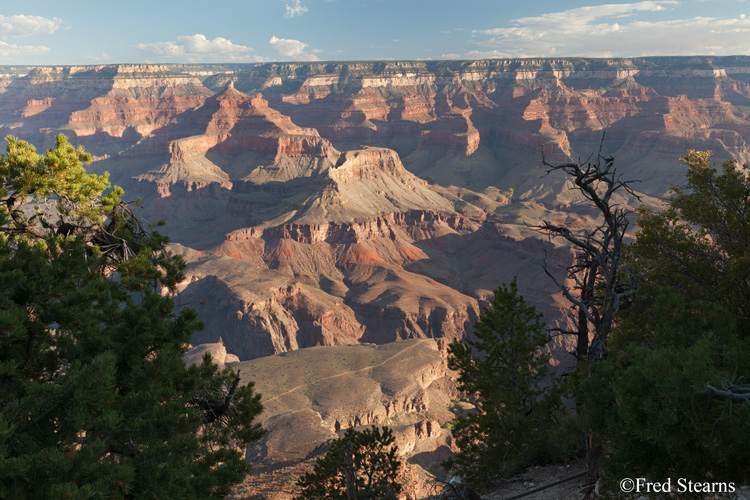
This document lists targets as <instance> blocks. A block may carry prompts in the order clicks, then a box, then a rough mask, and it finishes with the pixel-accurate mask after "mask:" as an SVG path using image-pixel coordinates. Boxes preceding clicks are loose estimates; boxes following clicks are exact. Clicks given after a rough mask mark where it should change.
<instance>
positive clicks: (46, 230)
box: [0, 136, 261, 499]
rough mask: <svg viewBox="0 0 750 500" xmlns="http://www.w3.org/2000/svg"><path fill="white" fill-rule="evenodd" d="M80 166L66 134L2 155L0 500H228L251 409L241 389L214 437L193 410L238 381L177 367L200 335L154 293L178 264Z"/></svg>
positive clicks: (185, 313) (174, 275)
mask: <svg viewBox="0 0 750 500" xmlns="http://www.w3.org/2000/svg"><path fill="white" fill-rule="evenodd" d="M88 158H89V157H88V155H87V154H86V153H85V152H83V150H80V149H79V150H76V149H74V148H73V147H72V146H70V145H69V144H68V143H67V141H66V140H65V139H64V137H62V136H61V137H58V142H57V147H56V148H55V149H54V150H50V151H48V152H47V154H46V155H45V156H39V155H37V154H36V153H35V152H34V150H33V148H32V147H31V146H30V145H29V144H27V143H25V142H23V141H19V140H16V139H13V138H9V139H8V149H7V155H6V156H5V157H0V202H1V203H2V204H1V205H0V498H29V499H34V498H39V499H63V498H64V499H69V498H76V499H78V498H113V499H117V498H121V499H135V498H138V499H143V498H152V499H156V498H159V499H167V498H170V499H171V498H180V499H191V498H195V499H197V498H201V499H203V498H216V499H218V498H223V497H224V496H226V494H227V493H228V492H229V490H230V488H231V486H232V484H233V483H235V482H237V481H240V480H241V479H242V478H243V477H244V474H245V472H246V471H247V470H248V465H247V463H246V462H245V461H244V459H243V457H242V453H241V452H240V451H238V450H237V447H243V446H244V445H245V444H247V443H248V442H249V441H252V440H254V439H257V438H258V437H259V435H260V433H261V431H260V429H259V427H258V426H257V425H256V424H253V423H252V421H253V419H254V417H256V416H257V415H258V414H259V412H260V411H261V406H260V401H259V396H257V395H254V394H253V391H252V384H248V385H246V386H244V387H241V388H235V392H234V393H233V395H232V398H231V399H232V401H231V411H230V413H231V417H232V418H229V419H223V420H222V421H221V422H220V423H218V424H214V423H213V422H209V419H208V418H207V413H206V412H205V411H204V410H202V409H201V408H200V407H199V405H196V404H195V398H196V395H198V394H200V393H201V391H205V390H207V389H209V388H213V387H217V388H220V387H222V386H223V385H225V386H229V385H231V384H232V381H233V380H234V379H235V378H236V377H235V376H234V374H232V373H230V372H229V371H224V372H221V373H220V372H218V370H217V368H216V367H215V366H214V365H211V364H210V363H204V364H203V365H201V366H197V367H192V368H189V369H188V368H186V366H185V364H184V362H183V361H182V355H183V353H184V351H185V348H186V346H187V344H188V342H189V340H190V337H191V334H192V332H194V331H195V330H196V329H198V328H200V327H201V325H200V323H199V322H198V321H197V319H196V314H195V312H194V311H192V310H190V309H184V310H182V311H181V312H180V313H175V309H174V302H173V301H172V299H171V298H170V297H169V296H168V295H164V294H163V293H162V291H163V290H169V289H170V288H172V287H174V285H175V284H176V283H177V281H178V280H179V279H181V277H182V271H183V269H184V262H183V261H182V260H181V259H178V258H175V257H173V256H171V255H170V254H169V253H168V252H167V251H166V250H165V248H164V245H165V244H166V238H165V237H163V236H161V235H159V234H158V233H156V232H151V231H149V230H148V227H147V225H146V224H144V223H143V222H141V221H140V220H139V219H138V218H137V217H136V216H135V211H134V210H133V207H132V206H131V205H129V204H126V203H124V202H122V201H121V200H120V195H121V194H122V190H120V189H119V188H114V189H113V190H112V191H110V193H109V194H107V195H103V192H104V190H105V189H107V188H108V186H109V184H108V181H107V178H106V176H95V175H89V174H86V172H85V169H84V168H83V164H84V163H85V162H86V161H87V160H88ZM26 203H30V205H27V206H24V204H26ZM27 207H28V208H27Z"/></svg>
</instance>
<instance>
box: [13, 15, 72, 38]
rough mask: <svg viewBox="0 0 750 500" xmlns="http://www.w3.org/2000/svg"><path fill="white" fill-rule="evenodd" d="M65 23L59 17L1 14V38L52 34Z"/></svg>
mask: <svg viewBox="0 0 750 500" xmlns="http://www.w3.org/2000/svg"><path fill="white" fill-rule="evenodd" d="M62 24H63V20H62V19H59V18H57V17H53V18H46V17H41V16H25V15H17V16H2V15H0V38H2V39H6V38H21V37H25V36H32V35H51V34H52V33H54V32H55V31H57V30H58V29H60V27H61V26H62Z"/></svg>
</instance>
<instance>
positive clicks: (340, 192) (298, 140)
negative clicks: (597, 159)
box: [0, 57, 750, 360]
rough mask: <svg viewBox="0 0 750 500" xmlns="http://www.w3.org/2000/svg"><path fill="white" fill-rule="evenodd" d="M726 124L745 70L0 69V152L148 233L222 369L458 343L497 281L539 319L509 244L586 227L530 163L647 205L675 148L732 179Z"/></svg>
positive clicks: (560, 259)
mask: <svg viewBox="0 0 750 500" xmlns="http://www.w3.org/2000/svg"><path fill="white" fill-rule="evenodd" d="M748 109H750V58H747V57H721V58H652V59H649V58H643V59H612V60H606V59H597V60H586V59H575V60H567V59H524V60H486V61H460V62H449V61H446V62H373V63H309V64H307V63H306V64H271V63H267V64H257V65H203V66H200V65H106V66H82V67H39V68H30V69H29V68H26V69H21V68H9V67H8V68H5V69H4V70H2V69H0V133H2V134H3V135H8V134H12V135H15V136H18V137H21V138H23V139H26V140H29V141H32V142H33V143H34V144H35V145H37V146H38V147H39V148H44V147H48V146H50V145H52V144H53V142H54V137H55V135H56V134H57V133H60V132H62V133H65V134H66V135H68V136H69V137H70V138H71V141H72V142H73V143H77V144H82V145H84V146H85V147H86V149H87V150H89V151H90V152H91V153H92V154H93V155H94V161H93V162H92V164H91V166H90V168H91V169H92V170H93V171H96V172H104V171H108V172H110V174H111V177H110V178H111V179H112V180H113V181H114V182H115V183H117V184H120V185H123V186H124V187H125V188H126V192H127V193H128V198H136V197H139V196H140V197H141V198H142V204H143V207H144V208H143V214H144V216H145V217H146V218H148V219H165V221H166V223H167V224H166V226H165V228H164V230H165V231H166V232H167V233H169V234H170V236H171V237H172V241H173V242H174V249H175V251H177V252H179V253H181V254H183V255H184V256H185V257H186V259H187V260H188V262H189V268H188V273H187V280H186V281H185V282H184V283H182V284H181V285H180V293H179V295H178V297H177V302H178V304H181V305H192V306H193V307H195V308H196V309H197V310H198V312H199V314H200V317H201V319H203V320H204V322H205V323H206V329H205V330H204V331H203V332H200V333H197V334H196V336H195V338H194V339H193V341H194V344H200V343H206V342H209V343H210V342H214V343H215V342H217V341H218V339H219V337H221V338H222V339H223V343H224V345H225V346H226V350H227V351H228V352H229V353H231V354H234V355H236V356H238V357H239V358H240V359H243V360H247V359H253V358H258V357H263V356H268V355H272V354H278V353H282V352H287V351H292V350H296V349H300V348H304V347H312V346H333V345H350V344H359V343H375V344H385V343H389V342H393V341H397V340H403V339H409V338H425V337H427V338H433V337H434V338H445V339H453V338H460V337H463V336H465V335H467V334H468V333H469V332H470V331H471V328H472V325H473V323H474V322H475V321H476V319H477V317H478V315H479V314H480V311H481V307H482V306H484V305H486V304H487V300H488V299H489V298H490V297H491V293H492V290H493V289H494V288H495V287H496V286H497V285H498V284H500V283H501V282H507V281H510V280H511V279H512V278H513V276H515V275H518V276H519V283H520V288H521V292H522V293H523V294H524V295H525V296H526V297H527V298H528V299H529V300H530V301H531V302H532V303H535V304H537V305H539V307H540V309H541V310H542V311H543V312H544V313H545V314H547V322H548V323H553V322H555V321H558V320H561V318H562V315H561V310H562V309H563V308H564V307H565V303H564V301H563V300H561V299H560V297H559V295H558V294H557V290H556V289H555V287H554V286H553V285H552V283H551V281H550V280H549V278H548V277H547V276H546V275H545V274H544V273H543V271H542V269H541V266H540V262H541V260H542V257H543V255H544V251H543V249H542V244H541V243H539V242H538V241H537V239H536V236H537V235H536V234H535V233H534V231H533V230H531V229H530V228H529V225H533V224H534V223H536V222H538V221H540V220H542V219H546V220H550V221H552V222H555V223H558V224H566V225H568V226H569V227H571V228H583V227H587V226H590V225H591V224H592V223H593V222H594V221H593V219H592V218H591V216H592V215H593V214H592V212H591V211H590V210H589V209H588V208H587V207H585V206H582V205H581V201H582V199H581V196H580V193H578V192H577V191H575V190H574V189H572V188H573V186H572V185H571V184H570V183H569V182H566V180H565V179H563V178H560V177H557V176H545V175H544V173H545V171H544V169H543V168H541V167H540V165H541V162H542V155H544V158H545V159H546V160H547V161H550V162H562V161H571V160H578V159H586V158H589V157H590V155H591V154H592V153H595V152H597V151H599V148H600V147H601V148H602V152H603V153H605V154H607V155H613V156H614V157H615V158H616V165H618V166H619V168H620V171H621V172H622V173H623V175H624V177H625V178H632V179H638V180H640V181H641V182H640V183H638V184H637V185H635V188H636V190H637V191H638V192H639V193H640V194H641V195H643V202H644V203H646V204H648V205H652V206H655V205H658V198H660V197H662V196H664V195H665V194H666V193H667V192H668V190H669V187H670V186H671V185H673V184H676V183H680V182H681V181H682V178H683V174H684V168H683V167H682V166H681V165H680V163H679V157H680V156H681V155H684V153H685V151H686V150H687V149H690V148H692V149H711V150H712V151H714V155H715V158H716V160H717V161H721V160H723V159H727V158H736V159H738V160H740V161H743V162H744V161H747V160H748V159H750V146H749V144H750V112H748ZM605 131H606V138H605V140H604V141H603V143H602V135H603V133H604V132H605ZM620 202H621V203H623V204H624V205H626V206H631V207H635V206H637V205H638V204H639V203H640V202H638V201H637V200H635V199H634V198H632V197H631V198H623V199H621V200H620ZM544 245H546V246H547V252H546V254H547V259H548V261H549V262H550V263H551V264H553V263H554V264H555V265H557V266H564V265H566V264H567V263H568V262H570V259H571V253H570V250H569V249H567V248H565V247H555V246H554V243H550V242H546V243H544ZM558 272H559V273H560V279H561V280H562V272H561V271H558ZM553 349H556V350H558V351H559V352H560V353H563V352H564V350H565V346H564V345H562V344H561V345H555V346H553ZM559 358H560V359H563V358H565V355H564V354H560V356H559Z"/></svg>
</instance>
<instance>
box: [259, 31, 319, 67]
mask: <svg viewBox="0 0 750 500" xmlns="http://www.w3.org/2000/svg"><path fill="white" fill-rule="evenodd" d="M268 43H270V44H271V46H272V47H273V48H274V49H276V51H277V52H278V53H279V54H280V55H282V56H284V57H288V58H291V59H294V60H295V61H319V59H318V56H316V55H315V54H314V53H319V52H320V51H319V50H313V51H310V52H308V51H306V50H305V49H306V48H307V44H306V43H304V42H300V41H299V40H292V39H289V38H278V37H276V36H272V37H271V39H270V40H269V41H268Z"/></svg>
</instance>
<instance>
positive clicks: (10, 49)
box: [0, 40, 50, 57]
mask: <svg viewBox="0 0 750 500" xmlns="http://www.w3.org/2000/svg"><path fill="white" fill-rule="evenodd" d="M49 51H50V49H49V47H45V46H44V45H15V44H12V43H5V42H3V41H2V40H0V56H2V57H26V56H38V55H39V54H44V53H46V52H49Z"/></svg>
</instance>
